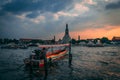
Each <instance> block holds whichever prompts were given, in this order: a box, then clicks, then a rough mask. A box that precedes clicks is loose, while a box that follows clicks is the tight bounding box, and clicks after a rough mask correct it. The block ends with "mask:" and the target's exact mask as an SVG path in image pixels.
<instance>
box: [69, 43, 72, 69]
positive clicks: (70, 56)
mask: <svg viewBox="0 0 120 80" xmlns="http://www.w3.org/2000/svg"><path fill="white" fill-rule="evenodd" d="M71 65H72V54H71V42H69V67H71Z"/></svg>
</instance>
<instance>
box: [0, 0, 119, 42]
mask: <svg viewBox="0 0 120 80" xmlns="http://www.w3.org/2000/svg"><path fill="white" fill-rule="evenodd" d="M61 5H62V6H61ZM119 21H120V1H119V0H51V1H49V0H20V1H19V0H1V3H0V38H40V39H53V37H54V35H55V36H56V39H57V40H58V39H62V37H63V36H64V30H65V25H66V23H67V24H68V25H69V32H70V36H71V38H75V39H77V38H78V35H80V38H81V39H88V38H102V37H108V38H109V39H112V37H113V36H120V34H119V32H120V22H119Z"/></svg>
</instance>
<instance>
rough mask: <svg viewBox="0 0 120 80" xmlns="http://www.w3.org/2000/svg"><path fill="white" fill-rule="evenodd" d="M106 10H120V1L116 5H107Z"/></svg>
mask: <svg viewBox="0 0 120 80" xmlns="http://www.w3.org/2000/svg"><path fill="white" fill-rule="evenodd" d="M105 8H106V9H118V8H120V1H118V2H116V3H110V4H108V5H106V7H105Z"/></svg>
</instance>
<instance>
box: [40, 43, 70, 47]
mask: <svg viewBox="0 0 120 80" xmlns="http://www.w3.org/2000/svg"><path fill="white" fill-rule="evenodd" d="M62 46H70V44H55V45H39V48H53V47H62Z"/></svg>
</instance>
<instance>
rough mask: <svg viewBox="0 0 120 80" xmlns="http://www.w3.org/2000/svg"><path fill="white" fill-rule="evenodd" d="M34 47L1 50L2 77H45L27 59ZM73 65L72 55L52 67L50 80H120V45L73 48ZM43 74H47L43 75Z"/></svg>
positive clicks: (26, 79) (3, 79) (25, 79)
mask: <svg viewBox="0 0 120 80" xmlns="http://www.w3.org/2000/svg"><path fill="white" fill-rule="evenodd" d="M32 50H34V48H28V49H15V50H14V49H0V80H42V79H43V75H44V72H42V71H41V74H31V73H30V71H29V70H27V69H26V68H25V66H24V63H23V59H24V58H26V57H28V56H29V55H30V54H31V52H32ZM72 55H73V61H72V67H71V68H69V67H68V58H65V59H63V60H61V61H59V62H58V64H57V65H56V66H54V67H53V68H51V69H50V70H49V74H48V77H47V80H120V47H96V48H95V47H94V48H92V47H80V46H75V47H72ZM42 73H43V74H42Z"/></svg>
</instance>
